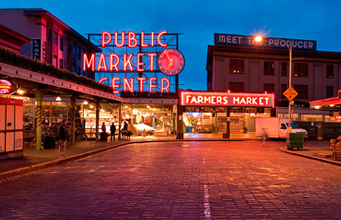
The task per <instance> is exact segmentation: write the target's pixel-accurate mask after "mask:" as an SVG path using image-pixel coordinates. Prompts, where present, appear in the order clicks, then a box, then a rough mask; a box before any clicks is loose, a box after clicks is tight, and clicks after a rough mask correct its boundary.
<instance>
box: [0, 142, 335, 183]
mask: <svg viewBox="0 0 341 220" xmlns="http://www.w3.org/2000/svg"><path fill="white" fill-rule="evenodd" d="M245 140H250V139H225V140H224V139H223V140H222V139H211V140H196V139H174V140H148V141H133V142H126V143H120V144H116V145H111V146H107V147H102V148H99V149H96V150H92V151H88V152H85V153H81V154H77V155H73V156H69V157H67V158H62V159H56V160H52V161H48V162H45V163H40V164H35V165H32V166H28V167H22V168H19V169H15V170H11V171H7V172H3V173H0V180H3V179H6V178H11V177H14V176H18V175H23V174H25V173H29V172H32V171H37V170H40V169H44V168H48V167H52V166H55V165H60V164H63V163H67V162H71V161H74V160H78V159H81V158H84V157H88V156H91V155H94V154H97V153H101V152H103V151H106V150H110V149H113V148H117V147H121V146H125V145H129V144H141V143H157V142H194V141H202V142H206V141H245ZM251 140H252V139H251ZM340 165H341V164H340Z"/></svg>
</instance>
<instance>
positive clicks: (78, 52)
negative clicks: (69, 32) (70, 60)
mask: <svg viewBox="0 0 341 220" xmlns="http://www.w3.org/2000/svg"><path fill="white" fill-rule="evenodd" d="M77 54H78V59H79V60H80V59H81V48H80V47H77Z"/></svg>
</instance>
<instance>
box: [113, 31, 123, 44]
mask: <svg viewBox="0 0 341 220" xmlns="http://www.w3.org/2000/svg"><path fill="white" fill-rule="evenodd" d="M114 42H115V45H116V47H123V45H124V31H122V33H121V44H118V32H117V31H115V41H114Z"/></svg>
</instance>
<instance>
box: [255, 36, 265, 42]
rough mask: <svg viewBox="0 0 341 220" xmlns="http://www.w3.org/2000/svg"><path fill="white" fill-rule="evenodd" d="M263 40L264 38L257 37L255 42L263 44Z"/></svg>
mask: <svg viewBox="0 0 341 220" xmlns="http://www.w3.org/2000/svg"><path fill="white" fill-rule="evenodd" d="M262 40H263V37H262V36H256V37H255V41H256V42H261V41H262Z"/></svg>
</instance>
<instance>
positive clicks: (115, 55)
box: [110, 53, 120, 72]
mask: <svg viewBox="0 0 341 220" xmlns="http://www.w3.org/2000/svg"><path fill="white" fill-rule="evenodd" d="M114 57H115V58H116V62H115V63H114ZM119 63H120V57H119V56H118V55H117V54H116V53H111V54H110V71H113V70H114V68H115V70H116V71H117V72H118V67H117V65H118V64H119Z"/></svg>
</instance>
